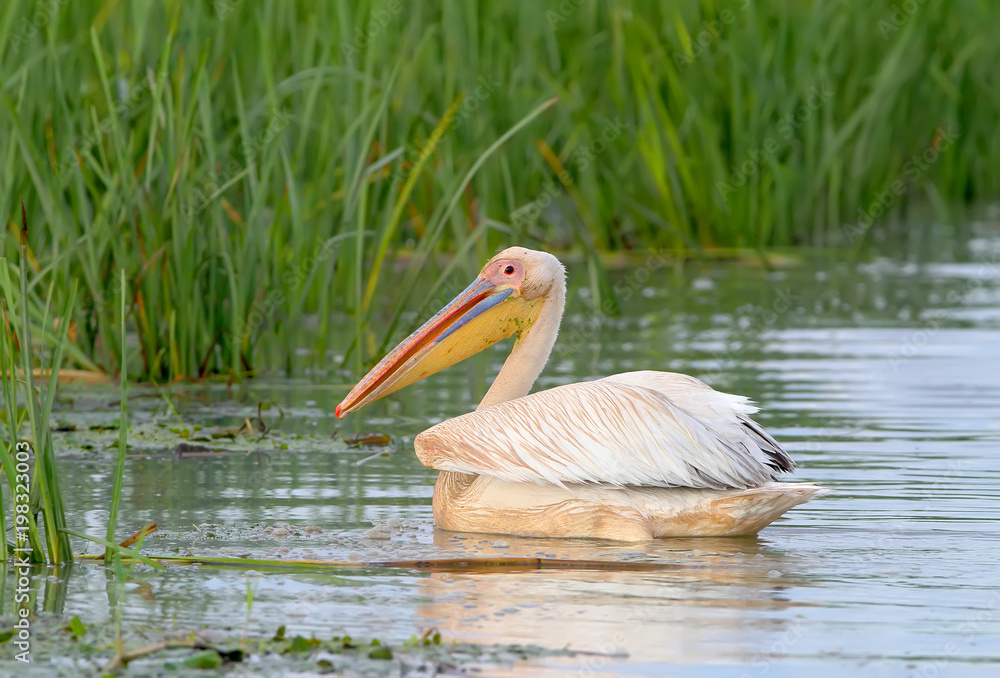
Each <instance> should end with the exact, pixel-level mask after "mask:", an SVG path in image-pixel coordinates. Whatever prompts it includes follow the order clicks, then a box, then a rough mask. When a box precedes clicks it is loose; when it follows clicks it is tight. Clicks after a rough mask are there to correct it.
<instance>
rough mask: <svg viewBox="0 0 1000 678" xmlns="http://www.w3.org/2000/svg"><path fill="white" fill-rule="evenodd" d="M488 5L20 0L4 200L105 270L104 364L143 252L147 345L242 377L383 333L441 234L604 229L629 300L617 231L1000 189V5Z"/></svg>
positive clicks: (703, 235) (707, 235)
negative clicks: (21, 202)
mask: <svg viewBox="0 0 1000 678" xmlns="http://www.w3.org/2000/svg"><path fill="white" fill-rule="evenodd" d="M43 4H44V8H43ZM481 5H483V3H466V2H459V1H458V0H444V1H443V2H441V3H410V2H394V1H393V2H389V1H371V2H368V1H366V0H362V1H361V2H357V3H355V2H347V0H337V1H333V2H324V3H313V2H305V1H304V0H301V1H293V2H278V1H276V0H270V1H266V2H260V3H249V2H242V1H241V0H217V1H215V2H197V3H190V2H181V0H164V2H159V3H142V2H135V3H117V2H112V1H111V0H80V1H79V2H73V3H38V4H36V3H30V2H28V3H6V4H4V6H3V7H2V8H0V130H2V133H0V213H4V214H6V213H8V212H10V210H9V209H4V208H9V207H10V204H9V200H10V197H11V196H15V195H25V196H28V197H27V198H26V200H27V201H28V204H29V207H31V208H32V210H33V211H37V212H38V213H40V214H43V215H44V216H45V228H44V229H42V230H39V231H38V232H37V233H33V234H32V238H33V241H32V246H33V248H34V249H35V250H36V251H37V252H39V253H40V256H39V258H40V259H44V260H46V261H54V260H56V259H59V260H60V261H61V262H62V263H61V264H60V265H59V266H58V267H57V268H55V269H53V270H52V276H53V280H55V281H56V282H55V284H56V287H57V289H59V288H62V287H68V286H69V285H70V281H71V280H73V279H79V280H80V284H81V286H82V288H83V289H82V293H81V295H80V296H79V298H78V300H77V302H76V303H75V304H74V306H73V309H72V316H73V318H74V319H75V320H76V321H77V326H78V328H79V334H78V337H77V340H76V342H75V343H73V344H71V345H70V346H67V347H66V348H67V351H68V352H70V353H71V355H70V358H71V359H72V360H73V362H74V363H75V364H78V365H82V364H83V363H82V360H87V361H92V363H93V364H94V365H96V366H97V367H99V368H100V369H102V370H104V371H106V372H109V373H111V372H114V371H115V370H116V369H118V366H119V365H120V364H121V362H122V353H123V351H124V344H123V342H122V340H121V337H120V336H119V332H118V331H117V330H118V328H119V325H118V322H117V320H118V314H119V312H120V311H119V309H117V308H115V304H114V303H113V299H114V296H115V289H116V288H117V287H118V280H117V278H118V274H117V271H120V270H121V269H124V270H125V272H126V276H127V278H128V285H129V288H130V290H131V292H130V297H129V300H128V308H127V312H128V314H129V315H130V316H131V318H132V319H133V321H134V331H135V332H136V337H137V339H138V347H139V348H138V355H137V356H136V360H137V364H136V365H135V369H134V370H133V374H135V375H137V376H140V377H142V378H150V379H172V378H177V377H202V376H206V375H210V374H218V373H222V374H227V375H230V377H231V378H238V377H240V376H241V375H243V374H245V373H247V372H250V371H253V370H256V369H260V368H283V369H288V370H292V369H294V368H296V367H300V366H302V361H301V359H296V358H295V355H296V354H295V351H296V349H301V348H310V349H313V351H312V352H311V353H310V355H311V356H312V357H311V358H310V359H309V361H311V362H312V363H313V364H315V365H326V364H328V363H329V360H330V356H331V354H332V353H335V352H336V353H342V351H343V349H344V347H345V346H350V345H353V346H355V347H357V348H358V349H359V350H357V351H353V352H352V356H354V359H355V360H359V361H367V360H370V359H371V358H372V356H373V353H374V351H375V350H376V349H377V347H378V346H379V345H380V344H384V340H385V337H383V336H381V335H380V336H374V337H373V336H371V334H370V332H369V330H368V327H369V321H370V320H371V319H372V316H373V314H386V315H387V316H388V317H381V318H380V319H379V322H378V323H375V325H377V326H379V327H386V326H392V327H395V326H397V325H399V324H400V323H402V322H403V320H402V318H403V316H402V315H401V314H402V310H403V309H404V308H405V309H412V308H413V307H414V306H415V305H416V304H418V303H419V301H420V300H417V299H412V298H410V295H411V294H412V290H413V288H414V285H413V282H414V281H415V280H416V279H417V278H418V277H420V278H430V279H431V280H432V281H433V286H434V287H435V288H438V287H440V285H441V282H442V281H443V276H444V275H445V274H444V273H442V269H441V267H440V265H439V260H440V259H441V257H442V256H445V257H449V256H450V257H455V259H453V261H452V263H451V264H450V265H448V267H447V268H446V269H445V270H446V271H447V272H449V274H450V273H455V274H456V275H461V276H468V275H470V274H472V273H473V272H474V270H475V269H476V268H478V265H479V264H480V262H482V261H483V260H485V259H486V258H487V256H488V255H489V254H490V253H491V252H492V251H494V250H495V248H496V247H497V246H499V245H508V244H513V243H520V244H525V245H528V246H541V247H546V248H550V249H557V250H559V249H576V250H579V251H582V252H584V254H585V256H586V257H587V260H588V263H589V266H590V268H591V270H592V280H593V282H592V285H593V286H594V292H595V295H594V298H596V299H600V295H601V294H602V293H607V286H606V285H603V284H602V280H601V277H602V275H601V269H600V263H599V259H598V257H597V253H598V252H601V251H604V250H608V249H619V248H631V249H644V248H646V247H652V246H655V247H660V248H669V249H673V250H676V251H678V252H681V253H686V252H688V251H692V250H693V251H699V250H707V249H711V248H721V247H744V248H763V247H769V246H787V245H829V244H836V245H853V244H857V243H858V242H859V241H861V242H863V240H864V238H866V237H867V236H868V233H869V232H870V231H872V230H876V229H879V228H882V227H883V226H884V224H885V223H886V222H888V221H890V220H892V219H893V218H895V216H897V215H898V214H900V213H901V211H902V210H904V209H906V207H907V206H908V205H911V204H914V203H921V202H928V203H929V204H931V205H932V206H934V207H935V208H938V209H939V210H940V211H941V213H942V214H945V211H944V210H945V209H946V206H947V205H949V204H950V203H952V202H954V201H970V200H975V199H980V198H992V197H995V196H996V194H997V192H998V188H1000V136H998V135H997V134H995V126H996V122H995V121H996V116H997V111H998V110H1000V82H998V81H1000V72H998V70H997V69H996V67H995V64H996V63H1000V44H998V42H997V41H996V40H995V39H993V36H994V35H995V34H996V33H997V29H998V28H1000V8H998V7H997V6H996V5H995V3H991V2H988V1H986V0H959V2H957V3H950V4H949V3H939V2H937V3H936V2H927V3H917V5H918V7H917V8H916V10H915V11H913V12H912V13H909V14H907V13H906V12H903V13H902V14H900V15H899V16H896V15H895V14H893V12H894V10H893V8H892V7H886V6H884V5H878V4H876V6H871V5H870V4H868V3H863V2H861V1H860V0H844V1H843V2H838V3H814V2H791V3H788V2H779V1H778V0H761V1H754V2H748V1H747V0H731V1H729V2H726V1H715V0H711V1H710V0H701V1H700V2H692V3H681V4H677V3H653V2H644V1H643V2H641V1H639V0H632V1H624V0H612V1H610V2H581V3H561V4H558V5H557V4H556V3H535V2H529V0H516V1H513V2H508V3H486V4H485V6H481ZM39 12H46V14H45V21H44V22H40V21H38V20H37V18H36V17H37V16H41V15H40V14H39ZM37 23H43V25H41V26H36V25H35V24H37ZM556 97H558V103H556V104H555V105H553V106H551V107H550V108H545V109H543V105H544V104H545V103H546V102H548V101H551V100H552V99H553V98H556ZM511 130H516V133H513V134H508V133H509V132H510V131H511ZM500 141H502V143H500V144H499V145H498V142H500ZM923 154H928V155H933V157H934V159H933V161H932V162H924V161H922V160H921V161H919V162H918V163H917V164H913V162H912V161H913V158H915V157H917V158H920V157H922V156H923ZM896 182H899V183H898V186H897V189H898V190H894V189H892V187H893V186H894V185H897V183H896ZM873 206H877V207H874V208H873ZM876 213H877V214H876ZM859 222H861V223H862V225H863V227H862V228H860V229H857V228H853V227H852V225H854V226H856V225H857V224H858V223H859ZM13 237H14V236H13V235H6V234H4V235H0V240H3V239H8V240H9V239H11V238H13ZM0 247H2V244H0ZM457 253H461V255H460V256H459V257H456V254H457ZM400 254H407V255H408V256H409V257H410V261H411V262H412V267H411V268H409V269H408V270H407V271H406V272H405V274H404V275H405V277H404V278H403V281H404V282H405V284H402V283H401V281H400V276H399V275H398V274H396V273H395V272H393V266H394V265H395V261H396V260H397V258H398V256H399V255H400ZM41 255H44V256H41ZM407 322H408V321H407ZM310 323H311V324H314V325H315V332H310V334H309V336H310V337H312V340H311V341H312V342H313V343H312V344H311V345H310V346H303V345H302V342H303V338H302V336H303V335H302V329H301V328H302V327H303V326H304V325H306V324H310Z"/></svg>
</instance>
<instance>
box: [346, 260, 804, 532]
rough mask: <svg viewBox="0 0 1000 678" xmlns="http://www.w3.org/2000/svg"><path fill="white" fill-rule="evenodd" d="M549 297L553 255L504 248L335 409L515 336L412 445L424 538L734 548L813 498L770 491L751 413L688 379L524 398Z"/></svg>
mask: <svg viewBox="0 0 1000 678" xmlns="http://www.w3.org/2000/svg"><path fill="white" fill-rule="evenodd" d="M565 298H566V284H565V273H564V271H563V268H562V265H561V264H560V263H559V261H558V260H557V259H556V258H555V257H553V256H552V255H549V254H546V253H544V252H537V251H533V250H526V249H523V248H516V247H515V248H510V249H508V250H505V251H503V252H501V253H500V254H498V255H497V256H496V257H494V258H493V259H491V260H490V262H489V263H487V264H486V266H485V267H484V268H483V271H482V273H481V274H480V276H479V278H477V280H476V281H475V282H474V283H473V284H472V285H470V286H469V288H467V289H466V290H465V292H463V293H462V294H461V295H459V296H458V297H457V298H456V299H455V300H454V301H452V302H451V303H450V304H449V305H448V306H447V307H445V309H443V310H442V311H441V312H440V313H438V314H437V315H435V316H434V317H433V318H432V319H431V320H429V321H428V322H427V323H426V324H425V325H424V326H423V327H421V328H420V329H418V330H417V331H416V332H414V333H413V334H412V335H410V337H408V338H407V339H406V340H404V341H403V342H402V343H401V344H400V345H399V346H397V347H396V348H395V349H393V350H392V351H391V352H390V353H389V355H387V356H386V357H385V358H384V359H383V360H382V361H381V362H380V363H379V364H378V365H377V366H376V367H375V368H374V369H372V371H371V372H369V373H368V375H367V376H366V377H365V378H364V379H363V380H362V381H361V382H359V383H358V385H357V386H355V388H354V389H353V390H352V391H351V393H350V394H348V396H347V397H346V398H345V399H344V401H343V402H342V403H341V404H340V406H338V408H337V416H338V417H339V416H343V414H345V413H347V412H350V411H352V410H355V409H358V408H360V407H361V406H363V405H365V404H367V403H369V402H371V401H373V400H376V399H377V398H380V397H383V396H385V395H388V394H389V393H392V392H394V391H396V390H398V389H400V388H402V387H404V386H406V385H408V384H410V383H413V382H414V381H417V380H418V379H422V378H424V377H426V376H428V375H430V374H433V373H434V372H437V371H438V370H440V369H443V368H444V367H446V366H448V365H450V364H454V363H456V362H458V361H459V360H462V359H464V358H466V357H468V356H469V355H472V354H473V353H476V352H478V351H480V350H482V349H484V348H486V347H488V346H490V345H492V344H494V343H496V342H497V341H500V340H501V339H504V338H506V337H509V336H511V335H512V334H517V342H516V344H515V346H514V349H513V351H512V352H511V354H510V356H509V357H508V359H507V361H506V362H505V363H504V366H503V369H502V370H501V371H500V374H498V375H497V378H496V380H495V381H494V382H493V385H492V387H491V388H490V389H489V391H488V392H487V394H486V396H485V397H484V398H483V401H482V402H481V403H480V404H479V407H478V408H477V409H476V410H475V411H474V412H470V413H469V414H465V415H462V416H460V417H456V418H454V419H450V420H448V421H445V422H442V423H440V424H438V425H436V426H434V427H432V428H430V429H428V430H427V431H424V432H423V433H421V434H419V435H418V436H417V437H416V440H415V441H414V447H415V450H416V453H417V457H418V458H419V459H420V461H421V462H422V463H423V464H424V465H425V466H428V467H430V468H434V469H438V470H439V471H441V473H440V475H439V476H438V481H437V484H436V485H435V488H434V498H433V506H434V520H435V523H436V524H437V525H438V526H439V527H441V528H443V529H447V530H458V531H468V532H490V533H502V534H514V535H522V536H547V537H594V538H603V539H616V540H621V541H640V540H645V539H651V538H655V537H680V536H738V535H750V534H756V533H757V532H759V531H760V530H761V529H762V528H764V527H765V526H766V525H768V524H769V523H771V522H772V521H773V520H775V519H776V518H777V517H779V516H780V515H781V514H782V513H784V512H785V511H787V510H788V509H790V508H791V507H793V506H796V505H797V504H801V503H803V502H805V501H808V500H809V499H810V498H812V497H813V496H816V495H817V494H819V493H820V492H821V491H822V490H821V489H820V488H819V487H818V486H816V485H812V484H808V483H779V482H774V477H775V474H777V473H779V472H782V471H790V470H792V469H793V468H794V463H793V462H792V460H791V458H789V456H788V455H787V454H786V453H785V451H784V450H782V449H781V446H780V445H779V444H778V443H777V442H776V441H775V440H774V439H773V438H772V437H771V436H769V435H768V434H767V433H765V432H764V431H763V430H762V429H761V428H760V427H759V426H758V425H757V424H756V423H755V422H753V421H752V420H751V419H750V418H749V415H751V414H753V413H754V412H756V411H757V408H755V407H753V406H752V405H751V404H749V402H748V400H747V399H746V398H744V397H741V396H734V395H729V394H725V393H720V392H718V391H715V390H713V389H712V388H710V387H709V386H707V385H706V384H704V383H703V382H701V381H699V380H697V379H695V378H693V377H689V376H686V375H682V374H674V373H669V372H653V371H642V372H628V373H624V374H617V375H613V376H610V377H606V378H604V379H599V380H596V381H589V382H581V383H576V384H568V385H565V386H559V387H556V388H553V389H549V390H547V391H541V392H539V393H534V394H531V395H529V394H528V391H529V390H530V389H531V386H532V384H533V383H534V381H535V379H536V378H537V377H538V375H539V373H540V372H541V370H542V368H543V367H544V366H545V363H546V361H547V360H548V357H549V354H550V352H551V350H552V346H553V345H554V343H555V339H556V335H557V333H558V330H559V323H560V321H561V318H562V313H563V307H564V304H565Z"/></svg>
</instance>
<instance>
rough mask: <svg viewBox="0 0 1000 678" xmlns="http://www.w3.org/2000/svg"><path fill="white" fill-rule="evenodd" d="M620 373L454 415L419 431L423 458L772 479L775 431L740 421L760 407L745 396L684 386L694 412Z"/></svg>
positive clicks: (512, 476) (540, 470) (672, 479)
mask: <svg viewBox="0 0 1000 678" xmlns="http://www.w3.org/2000/svg"><path fill="white" fill-rule="evenodd" d="M634 374H636V373H632V375H634ZM651 374H663V373H651ZM618 377H621V378H622V379H621V380H620V381H615V379H616V377H609V378H608V379H602V380H599V381H589V382H583V383H578V384H568V385H566V386H559V387H556V388H553V389H549V390H547V391H542V392H540V393H534V394H532V395H528V396H525V397H523V398H518V399H516V400H511V401H509V402H505V403H500V404H498V405H494V406H492V407H487V408H485V409H482V410H477V411H475V412H470V413H469V414H466V415H462V416H460V417H456V418H454V419H449V420H448V421H444V422H442V423H440V424H438V425H436V426H434V427H432V428H430V429H428V430H427V431H424V432H423V433H421V434H420V435H418V436H417V438H416V440H415V441H414V446H415V448H416V452H417V456H418V457H419V458H420V461H421V462H422V463H423V464H424V465H426V466H429V467H431V468H436V469H439V470H443V471H457V472H462V473H475V474H481V475H487V476H492V477H495V478H499V479H501V480H507V481H512V482H533V483H541V484H553V485H560V486H563V485H565V484H567V483H605V484H610V485H617V486H626V485H627V486H654V487H674V486H681V487H699V488H718V489H723V488H744V487H754V486H757V485H760V484H762V483H765V482H768V481H770V480H772V479H773V474H774V471H775V469H776V464H775V462H774V459H773V457H772V456H770V455H769V448H770V447H771V443H768V442H766V441H769V440H771V439H770V437H767V438H760V437H759V435H756V431H755V430H754V429H751V428H748V427H746V426H745V425H743V424H742V423H741V421H740V419H739V417H740V416H743V411H742V410H740V408H744V409H745V410H746V411H753V408H752V406H750V405H747V404H746V403H745V401H740V400H739V399H736V400H729V399H732V398H736V397H735V396H726V395H725V394H719V393H718V392H717V391H713V390H712V389H710V388H709V387H707V386H704V385H702V386H704V389H701V388H700V387H693V386H692V387H689V388H688V389H687V390H686V391H685V394H686V397H687V405H688V406H689V407H691V410H690V411H688V409H686V408H685V407H682V406H681V405H679V404H678V403H676V402H675V401H674V400H673V399H671V397H669V396H668V395H665V393H664V392H662V391H661V390H658V389H656V388H649V387H647V386H642V385H637V384H636V383H631V382H635V381H636V378H635V377H634V376H630V375H618ZM695 381H697V380H695ZM698 383H701V382H698ZM681 388H683V387H681ZM699 391H703V394H702V396H701V397H700V399H699V396H697V395H695V394H696V393H698V392H699ZM713 394H714V395H713ZM681 399H683V396H682V398H681ZM727 404H728V409H726V406H727ZM747 421H749V420H747ZM751 423H752V422H751ZM754 428H756V425H754ZM765 435H766V434H765ZM773 446H774V447H777V443H773ZM777 449H778V450H780V447H777ZM781 454H782V455H783V454H784V453H783V452H782V453H781ZM786 458H787V456H786ZM788 463H789V464H790V460H788ZM779 467H780V465H779Z"/></svg>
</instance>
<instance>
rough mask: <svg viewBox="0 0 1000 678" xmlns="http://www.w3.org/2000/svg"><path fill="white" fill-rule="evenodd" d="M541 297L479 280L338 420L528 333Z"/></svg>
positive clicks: (398, 351) (398, 353) (369, 380)
mask: <svg viewBox="0 0 1000 678" xmlns="http://www.w3.org/2000/svg"><path fill="white" fill-rule="evenodd" d="M540 310H541V299H540V298H539V299H534V300H532V301H526V300H525V299H524V298H523V297H521V295H520V293H519V292H518V290H517V289H515V288H514V287H508V286H503V285H496V284H494V283H493V282H491V281H489V280H487V279H485V278H482V277H479V278H476V280H475V281H474V282H473V283H472V284H471V285H469V286H468V287H466V288H465V291H463V292H462V293H461V294H459V295H458V296H457V297H455V298H454V299H452V301H451V302H450V303H449V304H448V305H447V306H445V307H444V308H443V309H441V310H440V311H438V313H437V315H435V316H434V317H433V318H431V319H430V320H428V321H427V322H426V323H424V324H423V326H422V327H421V328H420V329H418V330H417V331H416V332H414V333H413V334H411V335H410V336H408V337H407V338H406V339H404V340H403V341H402V342H401V343H400V344H399V346H397V347H396V348H394V349H392V350H391V351H390V352H389V354H388V355H387V356H386V357H384V358H382V361H381V362H379V364H378V365H376V366H375V367H373V368H372V370H371V372H369V373H368V374H366V375H365V378H364V379H362V380H361V381H360V382H358V385H357V386H355V387H354V388H353V389H352V390H351V392H350V393H348V394H347V397H346V398H344V401H343V402H342V403H340V404H339V405H337V410H336V415H337V418H338V419H339V418H341V417H343V416H344V415H345V414H348V413H350V412H353V411H355V410H357V409H360V408H361V407H363V406H365V405H367V404H368V403H370V402H372V401H375V400H378V399H379V398H381V397H383V396H387V395H389V394H390V393H394V392H396V391H398V390H399V389H401V388H403V387H404V386H409V385H410V384H412V383H413V382H415V381H420V380H421V379H423V378H424V377H428V376H430V375H432V374H434V373H435V372H439V371H441V370H443V369H444V368H446V367H449V366H450V365H454V364H455V363H457V362H460V361H462V360H465V359H466V358H468V357H469V356H471V355H473V354H474V353H478V352H479V351H482V350H483V349H485V348H488V347H490V346H492V345H493V344H495V343H497V342H498V341H502V340H504V339H506V338H507V337H509V336H511V335H513V334H515V333H518V332H521V331H523V330H526V329H527V328H528V326H530V325H531V323H532V322H534V320H535V318H537V317H538V312H539V311H540Z"/></svg>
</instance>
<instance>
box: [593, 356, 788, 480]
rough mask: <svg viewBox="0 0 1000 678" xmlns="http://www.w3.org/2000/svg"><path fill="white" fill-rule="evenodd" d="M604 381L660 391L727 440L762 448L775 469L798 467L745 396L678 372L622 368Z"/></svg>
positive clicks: (751, 447)
mask: <svg viewBox="0 0 1000 678" xmlns="http://www.w3.org/2000/svg"><path fill="white" fill-rule="evenodd" d="M601 381H613V382H616V383H619V384H633V385H635V386H642V387H644V388H650V389H653V390H654V391H659V392H660V393H662V394H663V395H665V396H667V397H668V398H670V400H671V401H672V402H673V403H674V404H675V405H677V406H678V407H680V408H681V409H683V410H684V411H685V412H687V413H688V414H690V415H691V416H692V417H694V418H695V419H697V420H698V421H699V422H701V423H702V424H704V425H705V426H707V427H709V428H711V429H712V430H714V431H715V432H716V433H718V434H719V435H720V436H722V437H724V438H726V439H727V440H731V441H734V442H736V441H738V442H739V443H740V444H743V445H745V446H747V447H748V448H750V449H753V447H754V446H757V447H758V448H760V449H761V450H762V451H763V452H764V454H765V455H766V456H767V461H766V463H767V465H768V466H770V467H771V468H773V469H774V470H775V471H791V470H793V469H794V468H795V462H794V461H792V458H791V457H789V456H788V453H787V452H785V450H784V449H782V447H781V445H780V444H779V443H778V441H777V440H775V439H774V438H772V437H771V436H770V435H769V434H768V433H767V431H765V430H764V429H763V428H761V426H760V424H758V423H757V422H755V421H754V420H753V419H751V418H750V415H751V414H754V413H755V412H757V411H759V410H760V408H759V407H756V406H755V405H754V404H753V403H752V402H751V400H750V399H749V398H747V397H746V396H740V395H733V394H731V393H722V392H721V391H716V390H715V389H713V388H712V387H711V386H709V385H708V384H706V383H705V382H703V381H701V380H700V379H695V378H694V377H692V376H689V375H687V374H679V373H677V372H654V371H652V370H642V371H639V372H623V373H621V374H613V375H611V376H610V377H605V378H604V379H602V380H601ZM746 438H749V440H746Z"/></svg>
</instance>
